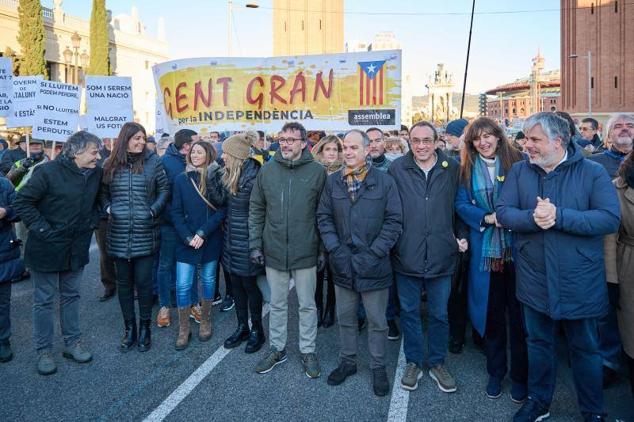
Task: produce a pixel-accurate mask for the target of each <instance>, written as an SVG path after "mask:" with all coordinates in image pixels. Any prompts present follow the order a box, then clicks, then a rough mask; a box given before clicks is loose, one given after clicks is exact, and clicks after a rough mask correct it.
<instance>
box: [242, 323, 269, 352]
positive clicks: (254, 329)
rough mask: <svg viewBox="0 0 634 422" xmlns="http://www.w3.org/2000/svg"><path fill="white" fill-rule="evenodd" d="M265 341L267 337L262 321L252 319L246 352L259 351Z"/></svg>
mask: <svg viewBox="0 0 634 422" xmlns="http://www.w3.org/2000/svg"><path fill="white" fill-rule="evenodd" d="M265 341H266V337H264V328H263V327H262V321H251V332H250V333H249V341H248V342H247V347H245V348H244V353H255V352H257V351H258V350H260V349H261V348H262V345H263V344H264V342H265Z"/></svg>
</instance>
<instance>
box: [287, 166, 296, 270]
mask: <svg viewBox="0 0 634 422" xmlns="http://www.w3.org/2000/svg"><path fill="white" fill-rule="evenodd" d="M294 173H295V170H294V169H293V168H291V178H290V180H289V181H288V201H286V202H287V204H286V268H287V269H288V248H289V244H288V230H289V227H290V222H289V221H288V209H289V208H290V207H291V187H292V185H293V175H294Z"/></svg>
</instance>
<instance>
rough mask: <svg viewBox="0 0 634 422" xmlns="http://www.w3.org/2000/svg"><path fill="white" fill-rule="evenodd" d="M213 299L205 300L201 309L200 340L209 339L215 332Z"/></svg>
mask: <svg viewBox="0 0 634 422" xmlns="http://www.w3.org/2000/svg"><path fill="white" fill-rule="evenodd" d="M211 305H212V304H211V300H203V301H202V306H201V310H200V314H201V315H200V328H199V329H198V340H200V341H208V340H209V339H210V338H211V334H212V332H213V327H212V315H213V314H212V312H211Z"/></svg>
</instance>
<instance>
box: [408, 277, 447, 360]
mask: <svg viewBox="0 0 634 422" xmlns="http://www.w3.org/2000/svg"><path fill="white" fill-rule="evenodd" d="M396 284H397V290H398V298H399V301H400V302H401V329H402V331H403V351H404V352H405V359H406V361H407V363H415V364H416V365H418V366H419V367H420V368H422V367H423V362H424V350H423V323H422V321H421V317H420V306H421V300H420V297H421V293H422V292H423V288H424V289H425V290H426V291H427V307H428V308H429V333H428V336H427V339H428V342H427V343H428V344H427V347H428V351H429V358H428V361H427V362H428V366H429V367H434V366H437V365H441V364H443V363H444V361H445V356H446V355H447V344H448V342H449V321H448V317H447V302H448V301H449V293H450V292H451V276H446V277H436V278H423V277H410V276H407V275H404V274H400V273H396Z"/></svg>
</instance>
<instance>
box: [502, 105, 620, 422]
mask: <svg viewBox="0 0 634 422" xmlns="http://www.w3.org/2000/svg"><path fill="white" fill-rule="evenodd" d="M524 133H525V134H526V139H527V141H526V144H525V145H524V148H525V150H526V152H528V154H529V160H527V161H520V162H517V163H515V164H514V165H513V167H512V168H511V170H510V172H509V174H508V175H507V176H506V182H505V183H504V187H503V188H502V191H501V193H500V198H499V200H498V203H497V206H496V215H497V219H498V222H500V223H501V224H502V226H504V227H505V228H507V229H510V230H512V231H513V232H515V234H516V236H517V237H516V239H517V240H516V242H515V248H516V250H515V255H516V256H515V263H516V270H517V299H518V300H519V301H520V302H521V303H522V304H523V310H524V321H525V324H526V330H527V332H528V341H527V343H528V362H529V374H528V395H529V399H528V401H526V402H525V403H524V405H523V406H522V408H521V409H520V410H519V411H518V412H517V413H516V414H515V417H514V419H513V420H514V421H536V420H542V419H545V418H547V417H548V416H549V415H550V410H549V408H550V404H551V402H552V398H553V394H554V391H555V371H556V368H555V362H556V357H555V336H556V333H557V330H556V328H555V327H556V326H557V323H559V324H561V326H562V327H563V329H564V330H565V332H566V338H567V340H568V346H569V350H570V360H571V364H572V371H573V375H574V380H575V387H576V390H577V396H578V402H579V407H580V410H581V413H583V415H584V417H585V420H592V421H595V420H596V421H599V420H603V417H605V414H604V410H603V388H602V359H601V354H600V353H599V343H598V342H599V339H598V330H597V324H598V320H599V317H601V316H602V315H603V314H604V313H605V312H606V311H607V306H608V294H607V289H606V286H605V284H606V283H605V265H604V261H603V236H605V235H606V234H610V233H614V232H615V231H616V230H617V229H618V228H619V219H620V206H619V202H618V198H617V196H616V191H615V189H614V186H613V185H612V183H611V181H610V177H609V176H608V173H607V172H606V171H605V169H604V168H602V167H601V166H600V165H598V164H596V163H593V162H591V161H590V160H586V159H584V158H583V155H582V152H581V147H580V146H579V145H577V144H576V143H575V142H573V141H571V139H570V130H569V127H568V123H567V122H566V120H564V119H562V118H561V117H559V116H556V115H555V114H553V113H545V112H543V113H537V114H534V115H533V116H531V117H529V118H528V119H527V120H526V122H525V123H524Z"/></svg>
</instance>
